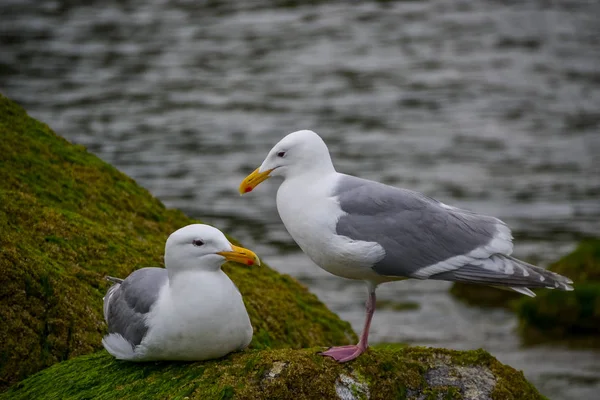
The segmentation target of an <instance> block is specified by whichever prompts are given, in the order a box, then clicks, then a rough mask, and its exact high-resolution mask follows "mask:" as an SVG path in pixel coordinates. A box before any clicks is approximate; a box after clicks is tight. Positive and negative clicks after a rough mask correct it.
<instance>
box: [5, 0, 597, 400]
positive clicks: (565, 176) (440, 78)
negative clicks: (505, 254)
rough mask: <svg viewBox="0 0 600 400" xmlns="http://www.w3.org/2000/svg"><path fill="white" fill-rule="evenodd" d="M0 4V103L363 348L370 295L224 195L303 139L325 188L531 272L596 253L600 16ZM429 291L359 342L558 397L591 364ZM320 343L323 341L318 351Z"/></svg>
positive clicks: (579, 394) (255, 200)
mask: <svg viewBox="0 0 600 400" xmlns="http://www.w3.org/2000/svg"><path fill="white" fill-rule="evenodd" d="M300 3H302V4H304V2H297V1H292V0H288V1H245V2H219V1H211V2H202V1H167V0H145V1H141V0H140V1H135V0H121V1H87V2H78V1H62V2H61V1H45V2H34V1H22V0H20V1H16V0H13V1H6V0H0V19H1V23H0V90H1V91H2V92H3V93H4V94H6V95H8V96H10V97H12V98H14V99H16V100H18V101H19V102H21V103H22V104H23V105H24V106H25V107H26V108H27V109H28V110H29V111H30V112H31V114H32V115H34V116H36V117H38V118H40V119H42V120H43V121H45V122H47V123H48V124H49V125H51V126H52V127H53V128H54V129H55V130H56V131H58V132H60V133H61V134H63V135H65V136H66V137H68V138H69V139H70V140H72V141H74V142H77V143H82V144H84V145H86V146H88V148H89V149H90V150H91V151H92V152H94V153H96V154H98V155H99V156H100V157H102V158H103V159H104V160H106V161H108V162H110V163H112V164H114V165H115V166H117V167H118V168H120V169H121V170H123V171H124V172H126V173H127V174H129V175H130V176H132V177H134V178H135V179H136V180H137V181H138V182H139V183H140V184H142V185H143V186H145V187H147V188H148V189H149V190H150V191H151V192H152V193H154V194H155V195H156V196H158V197H159V198H161V199H162V200H163V201H164V202H165V203H166V204H167V205H168V206H171V207H178V208H181V209H183V210H184V211H186V212H187V213H188V214H189V215H191V216H197V217H201V218H203V219H204V220H205V221H207V222H210V223H213V224H215V225H216V226H218V227H220V228H222V229H224V230H226V231H228V232H230V233H232V234H233V235H234V236H235V237H237V238H239V239H241V240H243V242H244V243H245V244H246V245H248V246H249V247H252V248H254V249H256V250H257V252H258V253H259V254H260V255H261V256H262V258H263V259H264V260H266V261H267V262H268V263H270V264H271V265H272V266H274V267H275V268H277V269H279V270H281V271H283V272H286V273H289V274H291V275H294V276H295V277H297V278H298V279H299V280H301V281H302V282H304V283H305V284H307V285H308V286H309V287H310V289H311V291H313V292H314V293H316V294H317V295H318V296H319V297H320V298H321V299H322V300H323V301H325V302H326V303H327V304H328V305H329V306H330V307H331V308H332V309H333V310H334V311H336V312H337V313H339V315H340V316H341V317H342V318H345V319H347V320H349V321H350V322H351V323H352V325H353V326H354V327H355V329H356V330H357V331H360V329H361V325H362V318H363V314H362V313H363V302H364V299H365V293H364V288H363V287H362V284H360V283H354V282H350V281H347V280H343V279H341V278H337V277H333V276H331V275H328V274H327V273H326V272H324V271H322V270H320V269H318V268H317V267H316V266H314V265H313V264H311V262H310V261H309V260H308V259H307V258H306V257H305V256H304V255H303V254H302V253H300V252H299V250H298V248H297V247H296V246H295V244H294V243H293V241H292V240H291V238H290V237H289V235H288V234H287V232H286V231H285V229H284V227H283V225H282V224H281V222H280V220H279V218H278V216H277V212H276V207H275V192H276V187H277V184H276V182H273V181H269V182H267V183H265V184H263V185H261V187H260V188H259V189H258V190H257V191H255V192H253V193H252V194H250V195H248V196H245V197H243V198H241V197H240V196H238V194H237V192H236V189H237V185H238V184H239V182H240V180H241V179H242V178H243V177H244V176H245V175H246V174H247V173H249V172H250V171H252V170H253V169H254V168H255V167H256V166H258V165H259V164H260V162H261V161H262V159H263V157H264V156H265V155H266V153H267V151H268V150H269V149H270V148H271V146H272V145H273V144H274V143H275V142H277V141H278V140H279V139H280V138H281V137H282V136H284V135H285V134H287V133H289V132H292V131H294V130H298V129H313V130H316V131H317V132H319V133H320V134H321V135H322V136H323V137H324V139H325V140H326V142H327V143H328V144H329V146H330V150H331V152H332V155H333V159H334V162H335V164H336V166H337V168H338V170H339V171H342V172H347V173H351V174H355V175H359V176H362V177H365V178H371V179H376V180H380V181H384V182H386V183H389V184H393V185H398V186H403V187H407V188H411V189H415V190H419V191H423V192H425V193H427V194H429V195H431V196H434V197H436V198H438V199H440V200H442V201H444V202H445V203H448V204H453V205H457V206H460V207H465V208H469V209H472V210H476V211H479V212H483V213H489V214H493V215H495V216H498V217H500V218H502V219H503V220H505V221H506V222H507V223H508V224H509V225H511V226H512V227H513V229H514V234H515V237H516V246H515V254H516V255H517V256H519V257H522V258H526V259H528V260H533V261H537V262H539V263H541V264H544V263H547V262H548V261H550V260H553V259H555V258H557V257H558V256H560V255H561V254H563V253H565V252H567V251H569V250H570V249H571V248H572V247H573V245H574V244H575V243H576V242H577V241H578V240H579V239H581V238H582V237H585V236H598V235H600V161H599V156H598V154H599V153H600V132H599V130H600V3H598V2H596V1H560V2H559V1H556V2H552V1H545V2H539V1H535V2H534V1H528V2H515V3H518V4H513V2H500V1H491V0H487V1H478V2H475V1H472V2H466V1H462V2H445V1H429V2H426V1H422V2H381V3H378V2H362V3H358V2H354V3H350V2H333V1H331V2H329V1H311V2H310V3H311V5H308V6H298V4H300ZM447 289H448V284H447V283H444V282H412V281H408V282H400V283H395V284H388V285H387V286H386V285H384V286H383V287H381V289H380V290H379V292H378V294H379V298H381V299H384V300H392V301H394V302H399V303H404V302H407V303H416V304H418V308H417V309H412V310H405V311H394V310H392V309H380V310H378V311H377V313H376V314H375V318H374V322H373V327H372V339H373V340H374V341H379V342H381V341H400V342H409V343H414V344H426V345H435V346H445V347H451V348H457V349H467V348H477V347H484V348H486V349H488V350H489V351H491V352H492V353H493V354H494V355H495V356H497V357H498V358H499V359H500V360H501V361H503V362H506V363H508V364H510V365H512V366H514V367H516V368H519V369H523V370H524V372H525V374H526V375H527V376H528V377H529V378H530V379H531V380H532V381H533V382H534V384H535V385H536V386H537V387H538V388H540V390H541V391H542V392H544V393H545V394H547V395H549V397H550V398H552V399H574V398H577V399H591V398H596V396H597V393H598V390H600V354H598V353H594V352H591V351H574V350H568V349H563V348H556V347H536V348H529V349H523V348H521V346H520V343H519V339H518V337H517V336H516V335H515V334H514V329H515V327H516V320H515V318H514V316H513V315H511V314H509V313H507V312H505V311H503V310H482V309H479V308H474V307H467V306H464V305H462V304H460V303H458V302H456V301H455V300H453V299H452V298H451V297H450V296H448V294H447ZM324 345H325V343H324Z"/></svg>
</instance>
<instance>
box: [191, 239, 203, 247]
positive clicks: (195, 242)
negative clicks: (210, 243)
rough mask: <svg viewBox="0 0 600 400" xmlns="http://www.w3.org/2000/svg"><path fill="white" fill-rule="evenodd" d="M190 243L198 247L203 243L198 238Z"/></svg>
mask: <svg viewBox="0 0 600 400" xmlns="http://www.w3.org/2000/svg"><path fill="white" fill-rule="evenodd" d="M192 244H193V245H194V246H198V247H200V246H202V245H203V244H204V242H203V241H202V240H200V239H196V240H194V241H193V242H192Z"/></svg>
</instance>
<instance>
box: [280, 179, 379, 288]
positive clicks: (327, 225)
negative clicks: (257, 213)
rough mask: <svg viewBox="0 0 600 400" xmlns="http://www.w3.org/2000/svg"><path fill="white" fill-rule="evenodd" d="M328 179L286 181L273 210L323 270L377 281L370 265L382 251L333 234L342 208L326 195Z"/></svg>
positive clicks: (372, 245) (329, 195) (370, 245)
mask: <svg viewBox="0 0 600 400" xmlns="http://www.w3.org/2000/svg"><path fill="white" fill-rule="evenodd" d="M332 186H333V185H331V184H330V182H328V179H322V180H317V181H314V182H313V184H312V185H310V186H309V187H310V190H309V191H306V190H298V189H297V188H302V187H304V188H305V187H307V186H306V185H305V184H302V183H298V182H295V180H286V181H284V182H283V183H282V185H281V186H280V188H279V191H278V192H277V210H278V212H279V216H280V217H281V220H282V221H283V224H284V225H285V227H286V229H287V231H288V232H289V234H290V235H291V236H292V238H293V239H294V241H295V242H296V243H297V244H298V246H300V248H301V249H302V251H304V253H306V254H307V255H308V256H309V257H310V258H311V260H312V261H313V262H314V263H315V264H317V265H318V266H319V267H321V268H323V269H324V270H326V271H328V272H330V273H332V274H334V275H338V276H341V277H345V278H349V279H360V280H373V281H380V280H381V276H379V275H378V274H377V273H375V272H374V271H373V270H372V268H371V267H372V266H373V265H374V264H375V263H376V262H377V261H378V260H379V259H381V258H383V255H384V251H383V249H382V248H381V246H379V244H377V243H374V242H365V241H356V240H352V239H350V238H348V237H346V236H341V235H338V234H337V233H336V224H337V222H338V220H339V219H340V217H341V216H342V215H344V211H343V210H342V209H341V208H340V207H339V204H338V202H337V200H336V198H335V197H333V196H332V195H331V194H330V190H331V187H332Z"/></svg>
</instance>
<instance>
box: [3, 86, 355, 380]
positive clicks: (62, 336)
mask: <svg viewBox="0 0 600 400" xmlns="http://www.w3.org/2000/svg"><path fill="white" fill-rule="evenodd" d="M0 138H1V140H0V226H1V227H2V234H1V235H0V390H2V388H6V387H7V386H8V385H9V384H11V383H14V382H16V381H18V380H21V379H22V378H24V377H26V376H28V375H30V374H32V373H34V372H37V371H39V370H40V369H42V368H44V367H47V366H49V365H52V364H54V363H56V362H59V361H62V360H65V359H68V358H71V357H74V356H78V355H82V354H87V353H90V352H92V351H95V350H98V349H99V348H100V347H101V346H100V339H101V337H102V335H103V334H104V333H105V329H106V327H105V324H104V321H103V318H102V312H101V311H102V297H103V296H104V294H105V292H106V289H107V287H108V283H107V282H106V281H105V280H104V276H105V275H112V276H117V277H125V276H127V275H128V274H129V273H131V272H132V271H133V270H135V269H138V268H140V267H146V266H162V265H163V260H162V255H163V251H164V243H165V240H166V238H167V237H168V235H169V234H170V233H172V232H173V231H175V230H176V229H178V228H180V227H182V226H185V225H187V224H190V223H193V222H197V221H193V220H191V219H190V218H188V217H186V216H185V215H184V214H183V213H181V212H180V211H177V210H168V209H166V208H165V207H164V205H163V204H162V203H161V202H160V201H158V200H157V199H155V198H154V197H152V196H151V195H150V193H148V191H146V190H145V189H143V188H142V187H140V186H138V185H137V184H136V183H135V182H134V181H133V180H132V179H131V178H129V177H127V176H125V175H124V174H122V173H121V172H119V171H117V170H116V169H115V168H113V167H112V166H110V165H108V164H106V163H105V162H103V161H102V160H100V159H99V158H97V157H96V156H94V155H92V154H90V153H88V152H87V151H86V150H85V148H83V147H82V146H76V145H72V144H71V143H69V142H67V141H66V140H64V139H63V138H61V137H59V136H57V135H56V134H55V133H54V132H52V130H51V129H50V128H49V127H48V126H47V125H45V124H43V123H40V122H38V121H36V120H35V119H33V118H30V117H28V116H27V114H26V113H25V111H24V110H23V109H22V108H21V107H19V106H18V105H17V104H15V103H14V102H12V101H10V100H9V99H7V98H6V97H2V96H1V95H0ZM232 192H233V193H235V188H233V189H232ZM259 256H260V255H259ZM224 269H225V271H226V272H227V273H228V274H229V276H230V277H231V278H232V280H233V281H234V282H235V283H236V284H237V286H238V287H239V289H240V291H241V292H242V295H243V296H244V301H245V302H246V307H247V309H248V312H249V314H250V318H251V320H252V324H253V326H254V339H253V341H252V344H251V347H252V348H254V349H260V348H267V347H269V348H282V347H293V348H301V347H308V346H315V345H321V344H329V345H333V344H348V343H349V342H353V341H354V340H356V336H355V334H354V332H352V329H351V327H350V325H349V324H348V323H347V322H344V321H342V320H340V319H339V318H338V317H337V316H336V315H335V314H333V313H332V312H331V311H329V310H328V309H327V308H326V307H325V306H324V305H323V304H322V303H321V302H320V301H319V300H318V299H317V298H316V297H315V296H314V295H313V294H311V293H309V292H308V290H307V289H306V288H305V287H303V286H302V285H300V284H299V283H297V282H296V281H295V280H294V279H293V278H291V277H289V276H285V275H281V274H279V273H277V272H275V271H273V270H272V269H270V268H269V267H268V266H262V267H254V268H246V267H241V266H239V265H227V266H226V267H225V268H224Z"/></svg>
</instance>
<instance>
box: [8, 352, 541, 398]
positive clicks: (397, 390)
mask: <svg viewBox="0 0 600 400" xmlns="http://www.w3.org/2000/svg"><path fill="white" fill-rule="evenodd" d="M318 350H320V349H314V348H313V349H303V350H292V349H280V350H255V351H252V350H250V351H245V352H242V353H237V354H232V355H229V356H228V357H226V358H224V359H222V360H214V361H209V362H199V363H188V364H185V363H146V364H134V363H128V362H122V361H115V360H114V359H113V358H112V357H110V356H109V355H108V354H107V353H106V352H104V351H102V352H99V353H96V354H92V355H88V356H82V357H78V358H75V359H73V360H69V361H65V362H62V363H60V364H57V365H54V366H52V367H50V368H47V369H45V370H43V371H41V372H39V373H37V374H35V375H33V376H31V377H30V378H28V379H26V380H25V381H23V382H21V383H18V384H16V385H14V386H13V387H12V388H11V389H10V390H9V391H8V392H5V393H4V394H3V395H0V400H4V399H11V400H19V399H23V400H25V399H91V398H101V399H105V400H108V399H123V398H140V399H156V398H160V399H190V400H192V399H233V398H235V399H253V400H254V399H294V400H300V399H342V400H359V399H360V400H366V399H386V400H387V399H398V400H401V399H413V400H417V399H418V400H425V399H427V400H431V399H444V400H450V399H463V400H489V399H506V400H507V399H519V400H529V399H543V397H542V396H541V395H540V394H539V393H538V392H537V391H536V390H535V388H534V387H533V386H531V385H530V384H529V383H528V382H527V381H526V380H525V378H524V377H523V374H522V373H521V372H518V371H515V370H514V369H512V368H511V367H508V366H505V365H503V364H501V363H500V362H498V361H497V360H496V359H495V358H494V357H492V356H491V355H489V354H488V353H486V352H485V351H483V350H476V351H466V352H465V351H463V352H460V351H451V350H444V349H427V348H419V347H414V348H402V347H393V346H386V347H385V348H375V349H370V350H369V351H368V352H367V353H365V354H364V355H362V356H361V357H359V358H358V359H357V360H355V361H352V362H350V363H346V364H338V363H336V362H334V361H333V360H331V359H329V358H323V357H322V356H319V355H318V354H316V353H317V351H318Z"/></svg>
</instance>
